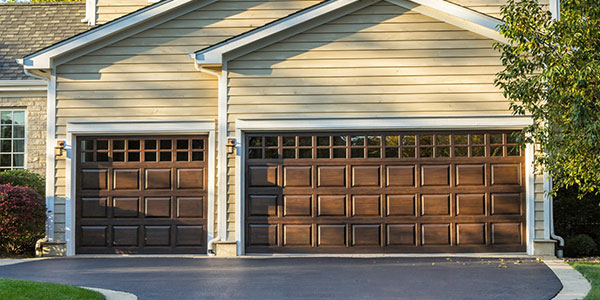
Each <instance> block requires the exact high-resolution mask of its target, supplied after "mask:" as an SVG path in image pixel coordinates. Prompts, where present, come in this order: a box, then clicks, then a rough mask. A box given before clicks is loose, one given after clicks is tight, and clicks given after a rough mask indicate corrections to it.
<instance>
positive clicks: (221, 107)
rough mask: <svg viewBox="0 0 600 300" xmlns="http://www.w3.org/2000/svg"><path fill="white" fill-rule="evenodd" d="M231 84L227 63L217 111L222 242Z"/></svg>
mask: <svg viewBox="0 0 600 300" xmlns="http://www.w3.org/2000/svg"><path fill="white" fill-rule="evenodd" d="M228 82H229V74H228V71H227V63H224V64H223V67H222V69H221V75H220V77H219V82H218V83H219V91H218V93H219V94H218V111H217V117H218V122H217V126H218V127H217V128H218V129H217V135H218V141H219V142H218V151H217V152H218V155H219V158H218V172H219V173H218V174H219V175H218V183H217V188H218V192H217V197H218V201H219V202H218V213H217V214H218V216H217V220H218V221H217V222H218V226H219V227H218V228H219V237H220V238H221V241H227V239H228V236H227V235H228V233H227V223H228V222H227V146H226V145H227V136H228V128H227V127H228V126H227V122H228V120H227V119H228V117H227V113H228V111H227V97H228V96H227V93H228V89H227V85H228Z"/></svg>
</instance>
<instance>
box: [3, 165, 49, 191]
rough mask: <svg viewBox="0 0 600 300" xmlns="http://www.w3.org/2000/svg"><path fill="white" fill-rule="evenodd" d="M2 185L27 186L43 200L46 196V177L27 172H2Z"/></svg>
mask: <svg viewBox="0 0 600 300" xmlns="http://www.w3.org/2000/svg"><path fill="white" fill-rule="evenodd" d="M0 184H10V185H12V186H25V187H28V188H30V189H32V190H34V191H35V192H36V193H38V194H39V195H40V196H41V197H42V198H45V196H46V181H45V180H44V177H42V176H40V175H38V174H36V173H32V172H30V171H27V170H7V171H4V172H0Z"/></svg>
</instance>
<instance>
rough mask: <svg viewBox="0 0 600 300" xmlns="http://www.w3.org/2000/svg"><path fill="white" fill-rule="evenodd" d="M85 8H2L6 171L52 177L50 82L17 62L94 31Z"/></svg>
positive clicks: (0, 166) (1, 165)
mask: <svg viewBox="0 0 600 300" xmlns="http://www.w3.org/2000/svg"><path fill="white" fill-rule="evenodd" d="M84 17H85V5H84V4H82V3H60V4H58V3H36V4H31V3H0V28H2V30H0V114H2V129H1V130H2V134H1V137H0V140H1V141H0V143H1V146H0V148H1V152H0V170H8V169H23V168H26V169H28V170H30V171H32V172H35V173H38V174H40V175H45V174H46V94H47V88H46V86H47V83H46V81H45V80H43V79H40V78H37V77H32V76H29V75H28V74H26V73H25V72H24V70H23V67H22V66H20V65H19V64H18V63H17V62H16V60H17V59H19V58H22V57H23V56H25V55H27V54H29V53H31V52H33V51H35V50H39V49H41V48H43V47H46V46H49V45H52V44H54V43H56V42H58V41H61V40H64V39H66V38H68V37H71V36H73V35H75V34H77V33H79V32H81V31H85V30H87V29H89V28H90V27H89V26H88V25H86V24H84V23H82V22H81V19H83V18H84Z"/></svg>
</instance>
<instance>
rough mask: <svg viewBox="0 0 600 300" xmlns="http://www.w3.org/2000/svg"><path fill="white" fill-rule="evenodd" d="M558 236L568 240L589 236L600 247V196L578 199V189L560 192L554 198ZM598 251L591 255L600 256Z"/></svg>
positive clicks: (555, 224) (587, 196) (555, 223)
mask: <svg viewBox="0 0 600 300" xmlns="http://www.w3.org/2000/svg"><path fill="white" fill-rule="evenodd" d="M554 228H555V230H556V234H558V235H560V236H562V237H564V238H565V239H568V238H569V237H572V236H576V235H578V234H587V235H588V236H590V237H591V238H592V239H593V240H594V241H595V242H596V244H597V245H600V195H592V194H589V195H586V196H584V197H583V198H581V199H580V198H578V197H577V188H571V189H563V190H559V191H558V193H557V195H556V196H555V197H554ZM599 250H600V249H596V250H595V251H594V252H593V253H590V254H591V255H600V251H599Z"/></svg>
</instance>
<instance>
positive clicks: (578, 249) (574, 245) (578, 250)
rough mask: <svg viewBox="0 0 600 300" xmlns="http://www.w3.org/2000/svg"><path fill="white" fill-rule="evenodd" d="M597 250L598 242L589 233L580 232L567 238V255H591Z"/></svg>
mask: <svg viewBox="0 0 600 300" xmlns="http://www.w3.org/2000/svg"><path fill="white" fill-rule="evenodd" d="M595 250H596V242H594V240H593V239H592V238H591V237H590V236H589V235H587V234H578V235H575V236H572V237H569V238H567V239H566V240H565V256H567V257H582V256H589V255H590V254H592V253H593V252H594V251H595Z"/></svg>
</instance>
